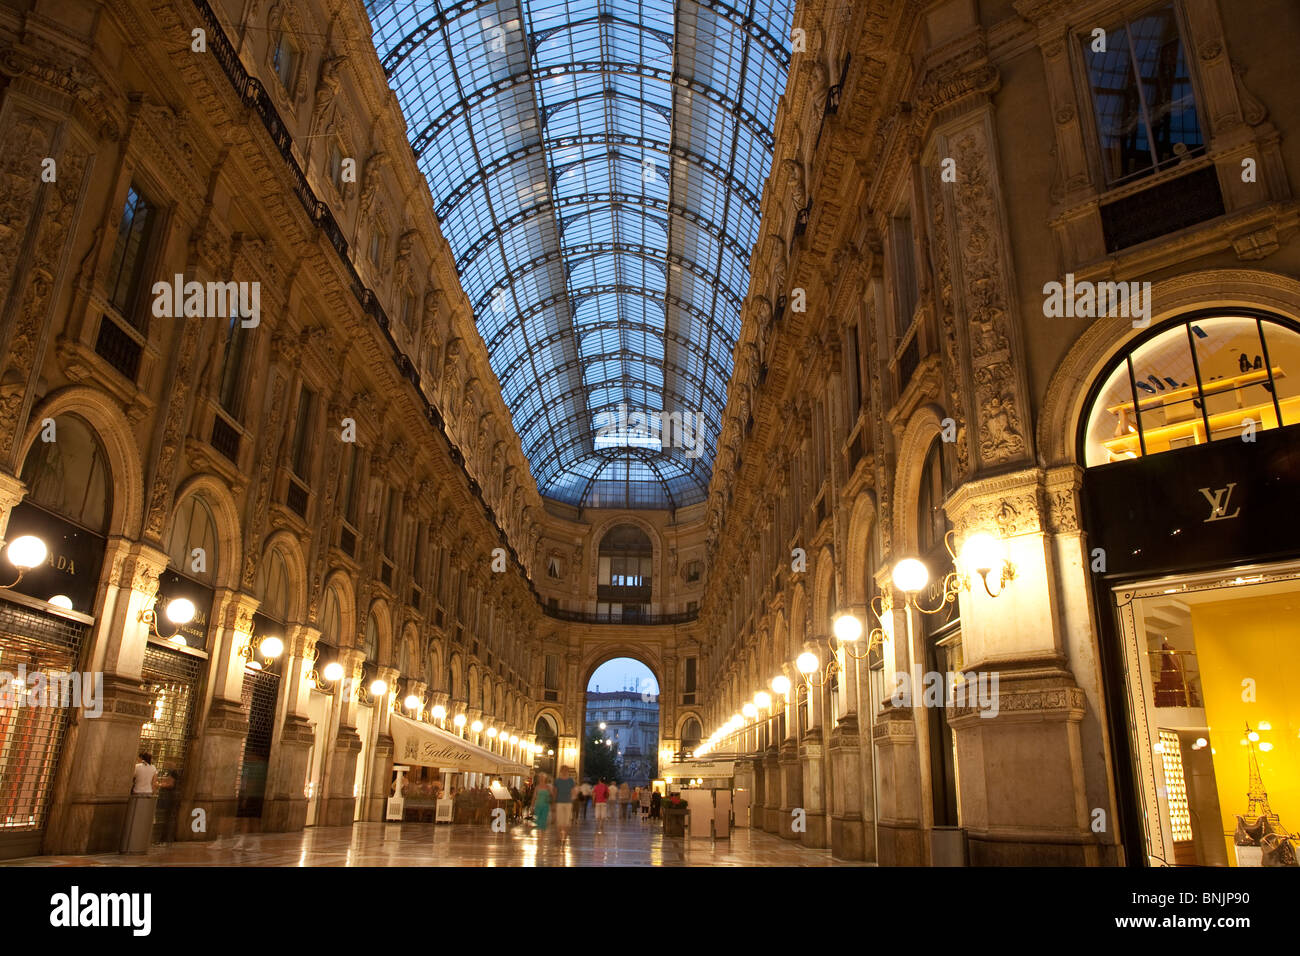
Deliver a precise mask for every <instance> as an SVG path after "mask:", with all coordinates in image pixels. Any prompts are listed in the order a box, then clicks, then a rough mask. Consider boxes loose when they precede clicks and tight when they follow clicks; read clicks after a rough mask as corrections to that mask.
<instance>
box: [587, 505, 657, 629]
mask: <svg viewBox="0 0 1300 956" xmlns="http://www.w3.org/2000/svg"><path fill="white" fill-rule="evenodd" d="M597 565H598V568H597V574H598V576H597V579H596V585H597V587H596V600H597V601H598V602H599V603H598V607H597V609H596V610H597V613H599V614H604V615H609V616H610V617H612V618H614V619H616V620H623V621H627V620H635V619H637V618H639V617H641V616H642V615H643V614H644V613H645V611H646V605H648V604H650V603H651V601H652V600H653V599H654V582H653V579H652V575H653V571H654V545H653V543H652V542H651V541H650V538H649V536H647V535H646V533H645V532H644V531H642V530H641V529H640V528H638V527H637V526H636V525H631V524H621V525H616V526H615V527H613V528H611V529H610V530H609V531H607V532H605V536H604V537H603V538H601V539H600V547H599V549H598V551H597Z"/></svg>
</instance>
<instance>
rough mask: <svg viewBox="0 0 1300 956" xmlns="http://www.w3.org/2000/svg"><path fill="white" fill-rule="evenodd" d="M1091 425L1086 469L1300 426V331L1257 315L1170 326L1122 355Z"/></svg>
mask: <svg viewBox="0 0 1300 956" xmlns="http://www.w3.org/2000/svg"><path fill="white" fill-rule="evenodd" d="M1134 396H1136V401H1135V400H1134ZM1087 422H1088V425H1087V431H1086V434H1085V435H1084V448H1083V459H1084V462H1085V464H1086V465H1087V466H1088V467H1091V466H1093V465H1104V464H1107V463H1109V462H1114V461H1123V460H1125V459H1129V458H1140V457H1143V456H1145V455H1153V454H1157V453H1159V452H1164V451H1171V450H1173V449H1176V448H1187V447H1190V446H1192V445H1203V444H1205V443H1206V442H1208V441H1220V440H1222V439H1224V438H1231V439H1237V440H1240V439H1241V438H1242V436H1243V434H1246V433H1247V432H1248V431H1249V430H1251V429H1253V430H1255V431H1264V430H1267V429H1272V428H1279V427H1281V426H1282V425H1294V424H1297V423H1300V331H1297V329H1296V328H1295V327H1294V326H1292V325H1291V324H1289V323H1287V324H1284V323H1283V321H1282V320H1279V319H1268V318H1262V317H1257V316H1252V315H1219V316H1208V317H1205V318H1198V319H1193V320H1191V321H1185V322H1179V323H1177V324H1176V325H1172V326H1167V327H1164V328H1162V329H1160V330H1158V331H1157V332H1155V333H1154V334H1152V335H1149V336H1146V337H1144V338H1142V339H1139V340H1138V341H1137V342H1136V343H1135V344H1134V346H1133V347H1132V348H1130V350H1129V351H1128V352H1127V353H1125V354H1124V355H1122V356H1120V357H1119V359H1117V360H1116V362H1115V363H1114V364H1113V365H1112V367H1111V369H1110V371H1109V373H1108V374H1107V375H1106V376H1104V377H1103V384H1102V386H1101V388H1100V390H1099V391H1098V392H1097V393H1096V395H1095V396H1094V398H1093V400H1092V405H1091V408H1090V410H1089V413H1088V418H1087Z"/></svg>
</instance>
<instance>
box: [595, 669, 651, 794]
mask: <svg viewBox="0 0 1300 956" xmlns="http://www.w3.org/2000/svg"><path fill="white" fill-rule="evenodd" d="M586 706H587V710H586V716H585V718H584V720H583V739H582V776H583V777H584V778H586V779H589V780H591V781H593V782H594V781H595V780H598V779H604V780H617V781H618V782H620V783H622V782H623V781H626V782H627V784H628V785H629V786H634V787H635V786H645V785H647V784H649V783H650V781H652V780H654V779H655V777H656V776H658V773H659V682H658V680H656V679H655V676H654V673H653V672H652V671H651V670H650V668H649V667H647V666H646V665H645V664H643V663H641V662H640V661H638V660H636V659H635V658H631V657H616V658H614V659H612V660H608V661H605V663H603V664H601V665H600V666H599V667H597V668H596V669H595V670H594V671H593V672H592V674H591V677H590V678H589V679H588V681H587V703H586Z"/></svg>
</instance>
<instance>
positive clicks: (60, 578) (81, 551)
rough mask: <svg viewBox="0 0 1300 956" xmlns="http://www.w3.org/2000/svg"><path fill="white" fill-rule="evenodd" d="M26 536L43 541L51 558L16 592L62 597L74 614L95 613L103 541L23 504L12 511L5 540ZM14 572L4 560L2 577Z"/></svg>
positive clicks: (28, 575) (40, 597)
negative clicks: (58, 595) (78, 612)
mask: <svg viewBox="0 0 1300 956" xmlns="http://www.w3.org/2000/svg"><path fill="white" fill-rule="evenodd" d="M25 534H33V535H35V536H36V537H38V538H40V539H41V540H42V541H44V542H45V547H46V548H47V549H48V550H49V555H48V556H47V557H46V559H45V563H44V564H42V565H40V566H39V567H35V568H32V569H31V570H30V571H28V572H27V573H26V574H24V575H23V579H22V580H21V581H20V582H18V585H17V586H16V587H15V588H14V590H15V591H17V592H19V593H20V594H26V595H27V596H28V597H33V598H36V599H37V600H40V601H48V600H49V599H50V598H52V597H54V596H55V595H56V594H63V595H66V596H67V597H68V598H70V599H71V601H72V609H73V610H74V611H80V612H81V613H82V614H93V613H94V605H95V592H96V591H97V590H98V588H99V573H100V570H101V568H102V566H103V563H104V539H103V538H102V537H100V536H99V535H97V534H94V533H93V532H90V531H87V530H86V529H85V528H81V527H78V526H77V525H75V524H72V523H71V522H70V521H64V520H63V519H62V518H59V517H56V516H55V515H52V514H50V513H49V512H48V511H45V510H43V509H41V508H38V507H37V506H36V505H33V504H29V503H28V502H25V501H24V502H22V503H20V504H18V505H15V506H14V509H13V511H11V512H10V514H9V527H8V530H7V531H6V532H5V538H6V540H9V541H12V540H13V539H14V538H17V537H20V536H21V535H25ZM13 572H14V567H13V565H11V564H9V562H8V561H5V562H4V568H3V570H0V574H5V575H12V574H13ZM8 580H11V581H12V580H13V577H12V576H10V577H8Z"/></svg>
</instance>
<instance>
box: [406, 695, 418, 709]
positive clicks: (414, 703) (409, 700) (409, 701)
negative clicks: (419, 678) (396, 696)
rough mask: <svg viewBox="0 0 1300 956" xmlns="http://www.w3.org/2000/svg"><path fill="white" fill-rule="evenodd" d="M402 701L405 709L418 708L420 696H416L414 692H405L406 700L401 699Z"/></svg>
mask: <svg viewBox="0 0 1300 956" xmlns="http://www.w3.org/2000/svg"><path fill="white" fill-rule="evenodd" d="M402 703H403V704H405V705H406V709H407V710H419V709H420V698H418V697H416V696H415V695H414V694H407V695H406V700H404V701H402Z"/></svg>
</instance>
